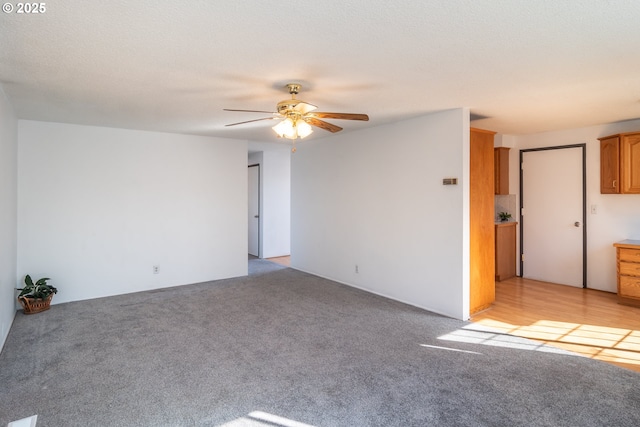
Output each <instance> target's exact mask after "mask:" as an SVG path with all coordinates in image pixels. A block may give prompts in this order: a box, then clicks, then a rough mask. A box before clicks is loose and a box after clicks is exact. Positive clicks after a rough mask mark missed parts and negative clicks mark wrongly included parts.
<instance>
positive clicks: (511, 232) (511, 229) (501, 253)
mask: <svg viewBox="0 0 640 427" xmlns="http://www.w3.org/2000/svg"><path fill="white" fill-rule="evenodd" d="M517 224H518V223H517V222H499V223H496V225H495V227H496V280H497V281H498V282H500V281H502V280H505V279H509V278H511V277H514V276H515V275H516V225H517Z"/></svg>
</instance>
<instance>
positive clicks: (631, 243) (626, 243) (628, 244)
mask: <svg viewBox="0 0 640 427" xmlns="http://www.w3.org/2000/svg"><path fill="white" fill-rule="evenodd" d="M613 246H615V247H616V248H629V249H640V240H629V239H627V240H623V241H621V242H617V243H614V244H613Z"/></svg>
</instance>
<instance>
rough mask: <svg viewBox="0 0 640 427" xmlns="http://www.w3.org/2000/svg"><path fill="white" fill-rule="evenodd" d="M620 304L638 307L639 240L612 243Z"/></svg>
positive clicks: (639, 295) (639, 285) (639, 298)
mask: <svg viewBox="0 0 640 427" xmlns="http://www.w3.org/2000/svg"><path fill="white" fill-rule="evenodd" d="M613 246H615V248H616V272H617V275H618V301H619V302H620V304H626V305H635V306H638V307H640V240H623V241H622V242H618V243H614V245H613Z"/></svg>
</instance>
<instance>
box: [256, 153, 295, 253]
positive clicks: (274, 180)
mask: <svg viewBox="0 0 640 427" xmlns="http://www.w3.org/2000/svg"><path fill="white" fill-rule="evenodd" d="M249 147H250V149H252V150H261V151H257V152H253V153H251V154H249V164H250V165H252V164H259V165H260V207H261V217H260V257H261V258H272V257H278V256H285V255H289V254H290V253H291V151H290V147H289V146H288V145H283V144H275V143H259V142H250V143H249Z"/></svg>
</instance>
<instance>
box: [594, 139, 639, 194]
mask: <svg viewBox="0 0 640 427" xmlns="http://www.w3.org/2000/svg"><path fill="white" fill-rule="evenodd" d="M598 139H599V140H600V193H602V194H640V132H632V133H620V134H616V135H609V136H605V137H602V138H598Z"/></svg>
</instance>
